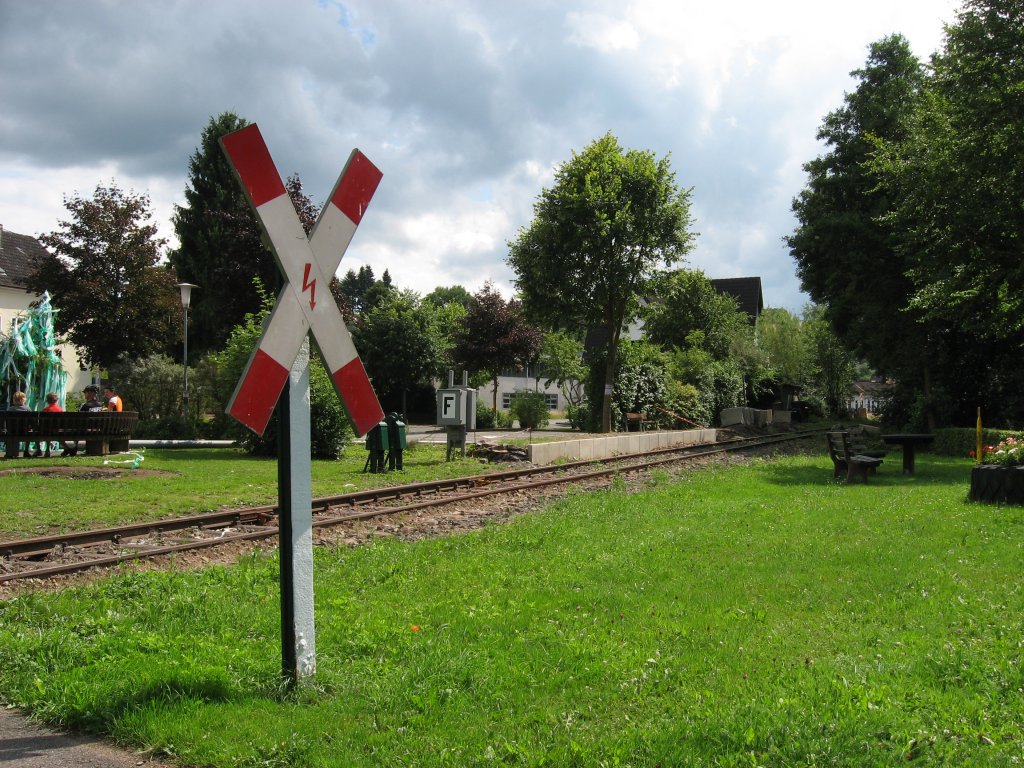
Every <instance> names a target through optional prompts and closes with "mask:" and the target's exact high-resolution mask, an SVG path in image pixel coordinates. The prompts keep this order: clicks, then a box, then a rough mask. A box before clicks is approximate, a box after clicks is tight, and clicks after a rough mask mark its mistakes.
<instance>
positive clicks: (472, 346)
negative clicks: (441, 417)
mask: <svg viewBox="0 0 1024 768" xmlns="http://www.w3.org/2000/svg"><path fill="white" fill-rule="evenodd" d="M542 340H543V333H542V332H541V330H540V329H539V328H537V327H536V326H534V325H532V324H531V323H529V322H528V321H527V319H526V315H525V314H524V313H523V307H522V305H521V304H520V302H519V301H518V300H516V299H510V300H508V301H506V300H505V299H504V297H502V295H501V294H500V293H498V291H497V290H496V289H495V288H494V286H493V285H491V284H490V283H487V284H486V285H484V287H483V288H481V289H480V291H478V292H477V293H476V294H474V295H473V301H472V302H470V305H469V308H468V309H467V311H466V315H465V316H464V317H463V319H462V327H461V328H460V329H459V330H458V331H457V332H456V334H455V346H454V348H453V349H452V357H453V360H454V362H455V363H456V364H458V365H461V366H463V367H464V368H465V369H466V370H468V371H471V372H483V373H486V374H487V376H488V378H489V379H490V380H491V383H492V384H493V402H492V404H491V407H492V409H493V410H494V411H497V410H498V376H499V375H500V374H501V371H502V369H504V368H512V367H516V366H524V365H527V364H529V363H530V362H532V361H533V360H535V359H536V357H537V354H538V352H539V351H540V345H541V341H542Z"/></svg>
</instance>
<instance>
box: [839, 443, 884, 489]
mask: <svg viewBox="0 0 1024 768" xmlns="http://www.w3.org/2000/svg"><path fill="white" fill-rule="evenodd" d="M825 438H826V439H827V440H828V455H829V457H830V458H831V459H832V467H833V469H834V475H833V477H840V476H841V475H842V474H843V473H845V474H846V481H847V482H853V478H854V475H855V474H856V475H860V478H861V479H862V480H863V481H864V482H865V483H866V482H867V481H868V473H869V472H870V473H872V474H874V471H875V470H876V469H877V468H878V466H879V465H880V464H881V463H882V459H879V458H875V457H873V456H864V455H863V454H859V453H856V452H855V451H854V450H853V448H852V447H851V444H850V435H849V433H848V432H826V433H825Z"/></svg>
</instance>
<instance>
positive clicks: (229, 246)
mask: <svg viewBox="0 0 1024 768" xmlns="http://www.w3.org/2000/svg"><path fill="white" fill-rule="evenodd" d="M246 125H248V122H247V121H246V120H244V119H242V118H241V117H239V116H238V115H235V114H233V113H231V112H225V113H223V114H220V115H218V116H217V117H214V118H211V119H210V122H209V123H208V124H207V126H206V128H204V129H203V133H202V137H201V140H200V145H199V147H198V148H197V149H196V151H195V152H194V153H193V155H192V157H191V158H190V159H189V183H188V186H187V187H186V188H185V205H183V206H178V207H177V208H176V209H175V213H174V231H175V233H176V234H177V237H178V242H179V246H178V248H177V249H175V250H174V251H172V252H171V253H170V254H169V260H170V262H171V265H172V266H173V267H174V269H175V271H176V272H177V274H178V278H179V279H180V280H181V281H183V282H189V283H195V284H196V285H198V286H199V287H200V289H199V290H197V291H194V292H193V294H192V304H191V307H190V309H189V321H190V322H191V324H192V329H193V330H192V332H191V333H190V334H189V346H190V351H193V350H194V351H195V353H196V354H202V353H203V352H207V351H209V350H213V349H220V348H221V347H222V346H223V345H224V343H225V342H226V341H227V338H228V335H229V334H230V333H231V331H232V329H233V328H234V327H235V326H236V325H237V324H238V323H241V322H242V321H243V318H244V317H245V316H246V315H247V314H252V313H256V312H258V311H259V309H260V298H259V296H258V295H256V294H255V293H254V292H253V290H252V281H253V278H254V277H256V278H259V280H260V281H261V282H262V283H263V284H264V285H267V286H276V285H279V284H280V277H279V272H278V269H277V265H276V264H275V263H274V257H273V255H272V254H271V253H270V251H268V250H267V249H266V248H265V247H264V246H263V243H262V241H261V234H260V225H259V222H258V221H257V220H256V215H255V213H254V212H253V211H252V208H251V206H250V204H249V201H248V199H247V198H246V196H245V193H244V192H243V190H242V187H241V185H240V184H239V183H238V179H237V178H236V177H235V174H234V171H232V169H231V164H230V163H229V162H228V160H227V157H226V156H225V155H224V152H223V150H222V149H221V147H220V144H219V141H220V139H221V137H222V136H225V135H227V134H229V133H231V132H233V131H237V130H239V129H241V128H244V127H245V126H246Z"/></svg>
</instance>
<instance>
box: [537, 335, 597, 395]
mask: <svg viewBox="0 0 1024 768" xmlns="http://www.w3.org/2000/svg"><path fill="white" fill-rule="evenodd" d="M537 362H538V363H539V367H540V370H541V371H542V372H543V374H544V377H545V381H544V386H545V387H549V386H551V384H552V383H554V384H556V385H557V386H558V388H559V390H561V392H562V397H564V398H565V402H566V403H567V404H568V405H569V407H570V408H576V407H578V406H580V405H581V404H582V403H583V400H584V392H586V389H585V387H586V379H587V367H586V365H584V364H583V343H582V342H581V341H580V340H579V339H576V338H574V337H573V336H571V335H569V334H568V333H565V332H564V331H551V332H549V333H545V334H544V338H543V340H542V341H541V345H540V351H539V354H538V358H537Z"/></svg>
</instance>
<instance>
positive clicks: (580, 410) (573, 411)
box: [565, 403, 590, 429]
mask: <svg viewBox="0 0 1024 768" xmlns="http://www.w3.org/2000/svg"><path fill="white" fill-rule="evenodd" d="M565 417H566V418H567V419H569V426H570V427H572V428H573V429H586V426H587V423H588V422H589V421H590V405H589V404H587V403H580V404H579V405H570V406H569V407H568V408H567V409H566V411H565Z"/></svg>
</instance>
